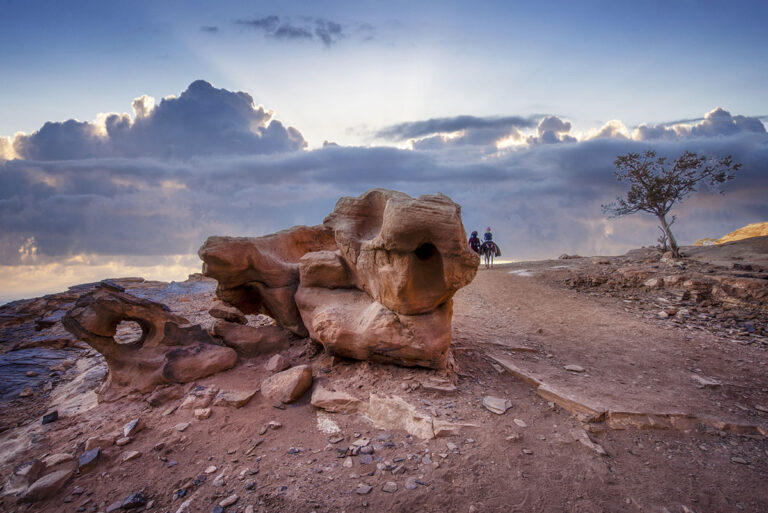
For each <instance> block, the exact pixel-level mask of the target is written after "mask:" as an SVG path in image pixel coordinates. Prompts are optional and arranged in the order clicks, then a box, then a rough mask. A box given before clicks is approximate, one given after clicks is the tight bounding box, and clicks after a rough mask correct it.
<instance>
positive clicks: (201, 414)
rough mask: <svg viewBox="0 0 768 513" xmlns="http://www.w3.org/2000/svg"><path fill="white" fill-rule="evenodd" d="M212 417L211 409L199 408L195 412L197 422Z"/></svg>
mask: <svg viewBox="0 0 768 513" xmlns="http://www.w3.org/2000/svg"><path fill="white" fill-rule="evenodd" d="M210 416H211V409H210V408H198V409H197V410H195V418H196V419H197V420H205V419H207V418H209V417H210Z"/></svg>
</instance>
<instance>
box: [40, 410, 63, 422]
mask: <svg viewBox="0 0 768 513" xmlns="http://www.w3.org/2000/svg"><path fill="white" fill-rule="evenodd" d="M57 420H59V412H58V411H56V410H54V411H52V412H50V413H46V414H45V415H43V424H50V423H51V422H56V421H57Z"/></svg>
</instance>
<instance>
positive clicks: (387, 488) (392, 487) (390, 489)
mask: <svg viewBox="0 0 768 513" xmlns="http://www.w3.org/2000/svg"><path fill="white" fill-rule="evenodd" d="M381 491H382V492H387V493H395V492H396V491H397V483H395V482H394V481H387V482H386V483H384V486H382V487H381Z"/></svg>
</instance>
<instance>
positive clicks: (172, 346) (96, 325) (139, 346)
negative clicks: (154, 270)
mask: <svg viewBox="0 0 768 513" xmlns="http://www.w3.org/2000/svg"><path fill="white" fill-rule="evenodd" d="M122 321H135V322H137V323H138V324H139V325H140V326H141V330H142V334H141V337H140V338H138V339H137V340H134V341H132V342H128V343H118V342H117V341H116V340H115V338H114V337H115V333H116V330H117V326H118V324H120V323H121V322H122ZM62 323H63V324H64V326H65V328H66V329H67V330H68V331H69V332H70V333H72V334H73V335H74V336H76V337H77V338H79V339H80V340H83V341H85V342H86V343H88V344H89V345H90V346H91V347H93V348H94V349H96V350H97V351H98V352H100V353H101V354H102V355H104V358H105V359H106V361H107V365H108V366H109V373H108V375H107V379H106V380H105V382H104V383H103V384H102V386H101V387H100V388H99V390H98V391H97V393H98V394H99V400H100V401H112V400H115V399H118V398H120V397H122V396H124V395H126V394H129V393H132V392H139V393H148V392H151V391H152V390H153V389H154V388H155V387H156V386H157V385H163V384H174V383H188V382H190V381H193V380H196V379H200V378H203V377H205V376H209V375H211V374H214V373H216V372H220V371H222V370H226V369H229V368H231V367H234V365H235V364H236V363H237V353H235V351H234V350H233V349H231V348H229V347H223V346H220V345H217V344H216V343H215V341H214V340H213V339H212V338H211V336H210V335H208V333H207V332H206V331H205V330H203V329H202V328H201V327H200V326H199V325H191V324H189V322H188V321H187V320H186V319H185V318H183V317H180V316H178V315H175V314H173V313H171V311H170V310H169V309H168V307H166V306H165V305H162V304H160V303H155V302H153V301H149V300H146V299H140V298H137V297H135V296H132V295H130V294H127V293H126V292H125V291H124V290H123V289H122V288H121V287H117V286H114V285H112V284H109V283H106V284H102V285H101V286H99V287H97V288H96V289H94V290H93V291H91V292H89V293H88V294H85V295H83V296H81V297H80V298H79V299H78V300H77V302H76V303H75V306H74V307H73V308H72V309H71V310H70V311H69V312H68V313H67V314H66V315H65V316H64V317H63V319H62Z"/></svg>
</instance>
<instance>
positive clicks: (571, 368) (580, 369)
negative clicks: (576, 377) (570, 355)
mask: <svg viewBox="0 0 768 513" xmlns="http://www.w3.org/2000/svg"><path fill="white" fill-rule="evenodd" d="M565 370H567V371H570V372H584V367H582V366H580V365H574V364H570V365H566V366H565Z"/></svg>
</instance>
